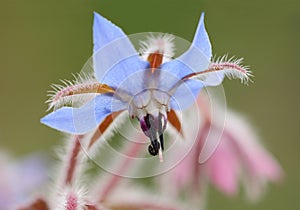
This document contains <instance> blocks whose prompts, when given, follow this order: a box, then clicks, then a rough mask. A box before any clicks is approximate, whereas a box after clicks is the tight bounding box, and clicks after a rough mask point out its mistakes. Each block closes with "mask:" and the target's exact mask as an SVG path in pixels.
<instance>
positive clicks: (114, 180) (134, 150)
mask: <svg viewBox="0 0 300 210" xmlns="http://www.w3.org/2000/svg"><path fill="white" fill-rule="evenodd" d="M141 148H142V144H139V143H134V145H133V146H131V147H130V148H129V150H128V152H127V158H126V159H125V160H124V161H123V162H121V163H120V168H119V170H118V173H117V174H123V173H124V172H125V171H126V170H127V169H128V168H129V165H130V163H131V161H132V158H131V157H134V156H136V155H137V154H138V153H139V151H140V150H141ZM117 174H113V175H112V177H111V179H110V180H109V181H108V182H107V184H106V185H105V186H104V187H103V190H102V193H101V194H100V197H99V202H103V201H104V200H105V198H107V197H108V196H109V194H110V193H112V191H113V189H115V188H116V186H117V184H118V183H119V181H121V178H122V177H121V176H119V175H117Z"/></svg>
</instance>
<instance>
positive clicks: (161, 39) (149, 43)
mask: <svg viewBox="0 0 300 210" xmlns="http://www.w3.org/2000/svg"><path fill="white" fill-rule="evenodd" d="M174 39H175V36H174V35H172V34H163V33H160V34H158V35H153V34H150V35H149V36H148V37H147V40H145V41H142V40H141V41H140V49H139V53H140V54H141V56H142V58H143V59H144V60H147V58H148V56H149V55H150V54H151V53H155V52H158V53H160V54H162V55H163V63H164V62H167V61H169V60H172V57H173V56H174V54H175V53H174V52H175V44H174Z"/></svg>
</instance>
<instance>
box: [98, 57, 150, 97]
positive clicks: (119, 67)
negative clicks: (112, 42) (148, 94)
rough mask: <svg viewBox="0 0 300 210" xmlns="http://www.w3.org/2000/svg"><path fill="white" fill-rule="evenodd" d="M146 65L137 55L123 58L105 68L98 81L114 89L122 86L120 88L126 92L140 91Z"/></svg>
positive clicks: (147, 64)
mask: <svg viewBox="0 0 300 210" xmlns="http://www.w3.org/2000/svg"><path fill="white" fill-rule="evenodd" d="M108 59H110V58H108ZM108 59H107V60H108ZM148 66H149V63H148V62H145V61H142V60H141V59H140V57H139V56H138V55H134V56H131V57H127V58H123V59H122V60H120V61H119V62H118V63H116V64H115V65H114V66H112V67H111V68H110V69H107V71H106V73H105V74H104V75H103V77H102V79H101V80H99V82H100V83H104V84H108V85H109V86H111V87H113V88H115V89H117V88H120V87H121V86H123V87H122V88H123V89H124V90H126V91H127V92H132V91H136V90H139V91H140V90H141V89H142V87H143V80H142V75H143V74H144V72H145V71H147V68H148ZM130 89H131V90H132V91H130Z"/></svg>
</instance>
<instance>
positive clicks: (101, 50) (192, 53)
mask: <svg viewBox="0 0 300 210" xmlns="http://www.w3.org/2000/svg"><path fill="white" fill-rule="evenodd" d="M93 38H94V54H93V68H94V74H95V79H93V80H92V81H91V80H88V81H84V82H82V81H81V82H77V83H75V84H70V85H68V86H67V87H62V86H57V89H58V90H57V92H56V93H55V94H54V95H53V97H52V98H51V99H50V107H52V106H54V107H55V106H57V104H59V106H60V105H65V102H66V101H67V102H70V103H78V101H80V100H78V98H76V97H77V96H79V97H80V96H81V95H83V94H95V95H96V96H95V97H94V98H93V99H91V100H89V102H87V103H85V104H84V105H81V106H80V107H63V108H60V109H58V110H56V111H54V112H52V113H50V114H49V115H47V116H45V117H44V118H43V119H42V120H41V122H42V123H44V124H46V125H48V126H50V127H52V128H55V129H57V130H60V131H63V132H67V133H72V134H84V133H86V132H88V131H90V130H92V129H94V128H96V127H97V126H99V130H100V131H101V132H104V131H105V130H106V128H107V127H108V126H109V125H110V124H111V122H112V121H113V119H114V117H115V116H117V115H118V114H119V113H120V112H122V111H124V110H128V112H129V115H130V116H131V117H132V118H137V119H138V120H139V122H140V126H141V129H142V130H143V132H144V134H145V135H146V136H147V137H149V138H150V142H151V144H150V145H149V147H148V150H149V153H150V154H151V155H153V156H155V155H157V154H159V156H160V159H161V160H162V151H163V149H164V140H163V132H164V131H165V129H166V126H167V121H169V122H170V124H171V125H172V126H174V128H175V129H176V130H177V131H178V132H179V133H180V132H181V124H180V121H179V118H178V116H177V115H176V113H175V111H174V110H183V109H186V108H188V107H189V106H190V105H191V104H192V103H193V102H194V101H195V98H196V96H197V95H198V93H199V91H200V90H201V89H202V88H203V87H204V86H214V85H218V84H220V83H221V82H222V80H223V78H224V76H229V77H233V78H239V79H241V81H247V80H248V78H249V75H250V74H249V71H247V69H246V68H243V67H241V66H239V63H240V60H237V61H233V62H232V61H228V62H225V61H223V60H222V59H221V60H220V61H218V62H215V63H214V62H211V61H210V60H211V57H212V50H211V44H210V41H209V37H208V34H207V32H206V30H205V27H204V14H202V15H201V18H200V21H199V24H198V27H197V30H196V33H195V36H194V39H193V42H192V44H191V46H190V48H189V49H188V50H187V51H186V52H185V53H183V54H182V55H181V56H179V57H178V58H176V59H172V58H173V55H174V54H173V50H174V48H175V46H174V44H173V39H174V37H173V36H172V35H168V34H166V35H160V36H158V37H150V38H149V40H148V41H144V42H142V50H141V54H142V55H141V56H140V55H139V53H138V52H137V51H136V50H135V48H134V46H133V45H132V43H131V42H130V40H129V38H128V37H127V36H126V35H125V34H124V33H123V31H122V30H121V29H120V28H119V27H117V26H115V25H114V24H112V23H111V22H110V21H108V20H106V19H105V18H103V17H102V16H100V15H99V14H97V13H95V18H94V26H93ZM92 143H93V142H91V143H90V145H92Z"/></svg>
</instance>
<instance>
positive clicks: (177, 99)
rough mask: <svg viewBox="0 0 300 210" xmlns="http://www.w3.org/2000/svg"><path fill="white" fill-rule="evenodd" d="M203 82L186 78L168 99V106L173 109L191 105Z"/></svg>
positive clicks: (183, 108)
mask: <svg viewBox="0 0 300 210" xmlns="http://www.w3.org/2000/svg"><path fill="white" fill-rule="evenodd" d="M203 87H204V84H203V83H202V82H201V81H199V80H187V81H185V82H184V83H183V84H181V85H180V86H179V87H178V88H177V90H176V91H175V93H174V94H173V95H172V97H171V100H170V107H171V109H174V110H181V111H182V110H185V109H187V108H189V107H190V106H191V105H193V104H194V103H195V101H196V99H197V97H198V95H199V93H200V90H201V89H202V88H203Z"/></svg>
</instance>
